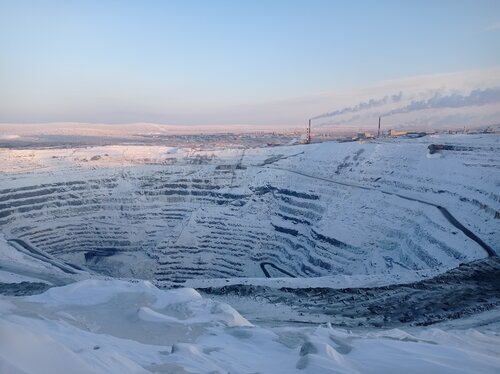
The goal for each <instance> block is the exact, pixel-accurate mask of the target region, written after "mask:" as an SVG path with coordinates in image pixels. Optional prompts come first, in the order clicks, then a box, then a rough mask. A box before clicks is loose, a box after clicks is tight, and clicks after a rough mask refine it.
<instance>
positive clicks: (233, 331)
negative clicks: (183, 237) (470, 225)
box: [0, 280, 500, 374]
mask: <svg viewBox="0 0 500 374" xmlns="http://www.w3.org/2000/svg"><path fill="white" fill-rule="evenodd" d="M483 320H485V321H486V320H490V321H491V320H492V318H491V316H489V315H485V316H484V318H483ZM446 330H447V331H445V330H443V329H440V328H433V329H426V330H423V329H416V328H413V329H409V330H399V329H392V330H385V331H363V330H360V331H348V330H343V329H338V328H333V327H332V326H331V325H329V324H326V325H322V326H314V327H297V326H288V327H274V328H264V327H259V326H254V325H252V324H250V323H249V322H248V321H247V320H246V319H245V318H244V317H242V316H241V315H240V314H239V313H238V312H236V311H235V310H234V309H233V308H231V307H230V306H228V305H227V304H223V303H220V302H216V301H212V300H210V299H205V298H201V296H200V295H199V294H198V293H197V292H196V291H194V290H192V289H176V290H159V289H157V288H155V287H154V286H152V285H151V283H149V282H143V281H139V282H138V281H135V282H125V281H118V280H110V281H98V280H87V281H81V282H78V283H74V284H71V285H68V286H64V287H58V288H52V289H51V290H50V291H48V292H46V293H44V294H41V295H38V296H32V297H23V298H6V297H0V336H1V337H2V338H1V339H0V371H1V372H2V373H26V374H32V373H33V374H34V373H37V374H39V373H64V372H67V371H68V370H71V372H72V373H108V374H109V373H120V374H123V373H149V372H155V373H177V372H185V373H249V372H260V373H287V374H289V373H315V374H317V373H332V372H339V373H381V372H384V373H401V372H408V373H419V372H429V373H434V372H435V373H437V372H439V373H456V372H461V373H477V372H481V373H495V372H498V369H499V368H500V359H499V357H500V350H499V348H498V347H499V346H500V344H499V343H500V341H499V337H498V334H496V333H495V332H494V331H493V330H490V328H489V327H484V326H483V327H482V328H481V330H476V329H463V330H457V329H452V330H450V329H449V328H447V329H446Z"/></svg>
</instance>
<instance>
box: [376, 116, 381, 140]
mask: <svg viewBox="0 0 500 374" xmlns="http://www.w3.org/2000/svg"><path fill="white" fill-rule="evenodd" d="M381 118H382V117H378V133H377V138H380V119H381Z"/></svg>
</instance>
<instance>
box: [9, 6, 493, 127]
mask: <svg viewBox="0 0 500 374" xmlns="http://www.w3.org/2000/svg"><path fill="white" fill-rule="evenodd" d="M498 40H500V1H498V0H493V1H478V0H476V1H458V0H454V1H444V0H442V1H404V0H398V1H313V0H309V1H307V0H304V1H279V0H261V1H259V0H254V1H250V0H249V1H237V0H233V1H229V0H228V1H209V0H206V1H202V0H199V1H189V0H181V1H166V0H165V1H147V0H145V1H139V0H137V1H104V0H99V1H70V0H65V1H64V0H61V1H43V0H38V1H23V0H12V1H8V0H7V1H6V0H0V56H1V58H0V122H50V121H82V122H101V123H102V122H108V123H127V122H137V121H144V122H157V123H174V124H203V122H205V123H212V124H213V123H217V122H219V117H218V114H220V123H222V124H224V123H249V124H252V123H259V124H262V123H267V122H269V123H270V124H273V123H282V122H283V120H282V118H280V115H281V114H280V113H281V112H273V105H272V103H273V102H276V101H280V102H281V101H283V100H291V99H296V98H308V97H311V98H313V97H315V95H319V94H322V93H325V92H337V91H342V90H347V89H353V88H360V87H366V86H370V85H375V84H377V83H379V82H384V81H387V80H398V79H401V78H405V77H414V76H418V75H428V74H441V73H449V72H461V71H477V70H482V69H487V68H491V67H498V66H500V47H499V42H498ZM311 100H313V99H311ZM334 104H335V103H332V109H333V108H334V106H335V105H334ZM259 105H260V107H263V108H267V109H265V110H267V111H269V113H268V115H267V116H266V114H267V113H259V115H258V116H253V115H252V110H249V109H248V108H251V107H259ZM238 108H240V109H241V110H239V109H238ZM327 109H330V108H325V110H327ZM311 114H315V113H311ZM316 114H321V113H316ZM299 117H300V115H298V116H297V118H296V119H294V118H289V119H287V121H290V122H291V124H292V122H296V123H300V122H302V121H303V118H299ZM266 121H267V122H266Z"/></svg>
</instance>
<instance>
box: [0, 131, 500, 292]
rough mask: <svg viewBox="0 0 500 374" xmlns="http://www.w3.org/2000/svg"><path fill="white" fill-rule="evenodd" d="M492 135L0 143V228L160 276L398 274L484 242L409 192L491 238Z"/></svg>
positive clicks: (87, 262) (498, 208) (499, 173)
mask: <svg viewBox="0 0 500 374" xmlns="http://www.w3.org/2000/svg"><path fill="white" fill-rule="evenodd" d="M499 139H500V137H499V136H498V135H495V134H491V135H483V134H480V135H435V136H427V137H424V138H420V139H380V140H377V141H373V142H368V143H363V142H352V143H335V142H327V143H319V144H311V145H293V146H282V147H267V148H248V149H241V148H240V149H222V148H221V149H194V148H172V147H162V146H133V145H116V146H103V147H87V148H75V149H0V158H1V160H2V162H1V164H0V184H1V188H0V190H1V195H2V199H3V200H2V202H1V203H0V227H1V230H2V233H3V234H4V236H5V238H6V239H19V240H23V241H24V242H26V243H27V244H29V245H32V246H33V247H35V248H36V249H38V250H41V251H45V252H46V253H48V254H50V255H52V256H54V257H56V258H58V259H60V260H61V261H64V262H67V263H71V264H75V265H78V266H81V267H83V268H85V269H91V270H94V271H96V272H101V273H104V274H105V275H111V276H115V277H132V278H142V279H149V280H151V281H153V282H154V283H155V284H161V285H169V284H172V283H171V282H173V281H174V282H177V283H182V282H186V283H185V284H186V285H189V286H192V287H196V286H199V285H200V284H201V285H203V286H205V285H209V284H208V283H209V282H211V281H212V280H213V281H214V282H216V283H217V284H221V282H226V279H230V281H229V283H234V281H233V280H232V279H235V278H239V279H244V282H245V283H249V282H253V283H256V284H261V283H262V282H268V281H267V280H265V279H264V277H265V274H264V272H263V270H262V267H261V266H262V264H265V263H272V264H274V265H276V266H277V267H278V268H279V269H281V270H284V271H285V272H286V273H284V272H282V271H280V270H277V268H273V267H270V266H267V271H269V273H270V276H271V277H273V278H282V277H286V276H287V274H292V275H295V276H296V277H297V280H292V279H287V280H286V285H288V286H292V287H294V286H297V285H299V286H307V284H306V283H307V282H310V284H309V286H318V285H319V284H325V282H326V284H328V286H331V287H345V286H346V285H351V286H353V287H361V286H363V285H364V286H372V285H384V284H393V283H407V282H412V281H414V280H418V279H423V278H427V277H430V276H434V275H436V274H440V273H443V272H445V271H447V270H449V269H451V268H454V267H456V266H458V265H460V264H461V263H465V262H470V261H473V260H476V259H480V258H483V257H485V256H486V255H487V254H486V252H485V250H484V249H483V248H481V246H479V245H478V243H476V242H475V241H474V240H472V239H470V238H469V237H467V236H466V235H464V233H463V232H462V231H460V230H458V229H457V228H456V227H454V226H453V225H451V224H450V223H449V222H448V221H447V220H446V219H445V217H444V216H443V215H442V214H441V213H440V212H439V211H438V209H436V207H435V206H432V205H429V204H424V203H421V202H418V201H410V200H408V199H407V198H413V199H419V200H422V201H426V202H428V203H431V204H436V205H440V206H443V207H445V208H446V209H448V211H450V212H451V214H452V215H453V216H454V217H456V219H457V220H458V221H459V222H461V223H462V224H463V225H464V226H465V227H466V228H467V229H469V230H470V231H471V232H473V233H474V234H476V235H477V236H478V237H479V238H481V239H482V240H483V241H484V242H485V243H487V244H488V245H489V246H490V247H491V248H492V249H493V250H498V248H499V246H500V234H499V233H500V231H499V230H498V219H499V218H500V196H499V195H498V186H499V183H500V140H499ZM429 144H445V145H452V146H456V147H458V149H457V150H450V151H442V152H438V153H435V154H433V155H430V154H429V151H428V145H429ZM401 196H404V197H401ZM221 279H223V280H222V281H221ZM207 280H208V281H207ZM252 280H253V281H252ZM207 282H208V283H207ZM237 282H239V283H241V282H240V281H237ZM273 282H274V281H273ZM273 282H268V283H269V284H270V285H272V284H277V283H276V282H274V283H273ZM281 284H283V283H281ZM277 285H278V284H277Z"/></svg>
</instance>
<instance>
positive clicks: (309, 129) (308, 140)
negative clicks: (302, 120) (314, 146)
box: [306, 120, 311, 144]
mask: <svg viewBox="0 0 500 374" xmlns="http://www.w3.org/2000/svg"><path fill="white" fill-rule="evenodd" d="M306 144H311V120H309V127H308V128H307V137H306Z"/></svg>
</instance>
